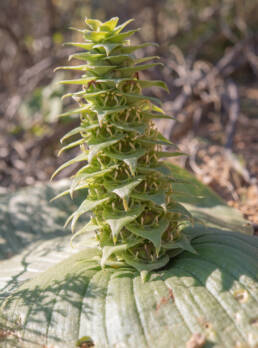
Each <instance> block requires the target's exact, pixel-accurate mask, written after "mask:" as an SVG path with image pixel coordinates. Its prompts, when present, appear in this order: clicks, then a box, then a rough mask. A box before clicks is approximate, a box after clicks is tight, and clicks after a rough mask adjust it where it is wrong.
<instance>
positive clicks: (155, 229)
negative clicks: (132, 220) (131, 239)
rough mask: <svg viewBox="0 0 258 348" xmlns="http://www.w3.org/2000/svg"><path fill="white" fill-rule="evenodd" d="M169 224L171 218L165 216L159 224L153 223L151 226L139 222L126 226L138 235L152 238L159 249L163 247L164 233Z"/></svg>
mask: <svg viewBox="0 0 258 348" xmlns="http://www.w3.org/2000/svg"><path fill="white" fill-rule="evenodd" d="M168 226H169V220H168V219H167V218H165V217H164V218H162V219H161V220H160V221H159V224H158V226H156V225H153V226H151V227H148V226H141V225H139V224H137V225H136V224H129V225H127V226H126V228H127V229H128V230H129V231H130V232H132V233H134V234H135V235H136V236H138V237H142V238H144V239H148V240H150V241H151V242H152V243H153V244H154V245H155V248H156V249H157V250H158V251H159V250H160V247H161V238H162V235H163V234H164V232H165V231H166V229H167V228H168Z"/></svg>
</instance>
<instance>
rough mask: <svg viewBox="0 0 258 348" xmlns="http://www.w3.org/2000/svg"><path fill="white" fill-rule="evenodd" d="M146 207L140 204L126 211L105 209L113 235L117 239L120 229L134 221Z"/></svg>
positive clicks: (105, 215)
mask: <svg viewBox="0 0 258 348" xmlns="http://www.w3.org/2000/svg"><path fill="white" fill-rule="evenodd" d="M143 209H144V207H142V206H139V207H138V208H136V209H131V210H128V211H127V212H126V214H125V212H124V211H123V212H117V213H114V212H111V211H109V210H104V213H103V216H104V218H105V219H106V222H107V224H108V225H109V226H110V228H111V231H112V236H113V238H114V240H115V241H116V239H117V237H118V235H119V233H120V231H121V230H122V228H123V227H124V226H126V225H127V224H129V223H130V222H132V221H134V220H135V219H136V218H137V217H138V216H139V215H140V214H141V213H142V212H143Z"/></svg>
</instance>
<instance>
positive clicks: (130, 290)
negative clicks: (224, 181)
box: [0, 166, 258, 348]
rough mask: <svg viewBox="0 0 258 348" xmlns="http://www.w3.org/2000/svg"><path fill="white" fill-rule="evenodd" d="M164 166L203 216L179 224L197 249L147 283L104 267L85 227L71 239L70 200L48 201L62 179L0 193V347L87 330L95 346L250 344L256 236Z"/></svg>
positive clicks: (65, 339) (256, 313)
mask: <svg viewBox="0 0 258 348" xmlns="http://www.w3.org/2000/svg"><path fill="white" fill-rule="evenodd" d="M171 174H172V175H173V177H175V178H178V177H179V176H180V178H182V176H183V177H184V178H185V179H186V180H190V184H176V185H177V190H185V191H187V192H188V193H192V194H193V193H195V195H196V196H197V197H200V198H198V199H197V200H196V201H195V202H194V203H193V202H192V201H191V197H192V196H190V195H189V197H190V198H189V199H188V202H182V204H183V205H186V206H187V207H188V209H189V210H190V211H191V213H192V214H193V215H194V216H195V218H199V219H202V222H199V220H198V221H196V222H195V224H194V226H193V227H188V228H187V229H186V230H185V234H186V235H187V236H188V237H189V238H192V243H191V244H192V247H193V248H194V249H195V251H196V252H197V254H193V252H187V251H185V252H184V253H182V254H180V255H179V256H177V257H176V258H174V259H172V260H171V262H170V263H169V264H168V265H167V266H166V267H165V268H164V269H162V270H161V271H159V272H154V273H153V272H152V273H151V275H150V277H149V278H148V277H147V279H146V281H145V282H143V280H142V277H141V276H140V274H139V273H138V272H137V271H136V270H135V269H134V268H130V267H124V268H111V267H108V266H107V267H105V268H104V269H101V267H100V265H99V263H98V261H97V260H98V258H99V257H100V255H99V251H98V250H97V249H96V247H95V246H94V242H93V239H91V235H90V234H89V235H84V237H83V239H81V240H80V243H78V244H77V243H75V245H74V246H75V248H74V249H72V248H71V247H70V245H69V239H70V236H69V232H68V231H67V230H65V229H63V228H62V227H61V226H62V224H63V223H64V221H65V220H66V218H67V216H68V215H69V214H70V212H71V210H73V207H72V206H71V200H70V199H69V198H62V199H61V200H58V201H56V202H53V203H49V200H50V199H51V198H52V197H53V196H54V195H55V194H56V193H58V192H60V190H61V189H63V188H64V186H65V185H64V184H59V185H58V187H57V189H55V190H54V189H53V188H52V187H51V186H46V187H43V186H41V187H38V188H33V189H26V190H22V191H20V192H17V193H15V194H11V195H6V196H1V197H0V205H1V227H0V231H1V257H2V261H1V262H0V269H1V271H0V286H1V289H2V290H1V298H2V300H1V301H2V307H1V324H0V327H1V338H0V340H1V341H0V345H1V347H42V346H44V345H45V346H47V347H51V346H54V347H67V348H68V347H69V348H70V347H75V346H76V344H77V342H78V340H80V339H81V341H80V342H83V340H85V341H86V337H90V339H91V340H92V341H93V342H94V344H95V346H96V347H143V348H145V347H161V348H163V347H164V348H166V347H176V348H177V347H185V346H186V344H187V342H190V340H192V341H194V339H195V337H196V335H197V334H201V335H203V336H202V340H203V341H205V345H204V347H225V348H226V347H238V346H239V347H246V346H247V347H255V346H256V344H257V318H258V304H257V298H258V287H257V274H258V267H257V256H258V240H257V239H256V238H255V237H252V236H249V235H247V234H248V233H249V234H250V233H251V231H250V228H249V227H248V225H247V222H246V221H245V220H243V219H242V217H241V215H240V214H239V213H238V212H237V211H235V210H233V209H232V208H231V207H227V206H226V205H225V204H224V203H223V201H221V200H220V199H219V198H218V197H217V196H216V195H215V194H214V193H212V192H211V191H210V190H209V189H207V188H206V187H205V186H204V185H202V184H200V183H199V182H198V181H197V180H196V179H194V178H193V177H192V176H191V175H189V174H188V173H186V172H185V171H183V170H181V169H179V168H178V167H175V166H172V167H171ZM185 200H186V199H185ZM190 201H191V202H190ZM79 203H80V202H79V199H78V202H77V204H79ZM235 231H238V232H235ZM240 232H245V233H240ZM246 233H247V234H246ZM182 242H183V241H182ZM185 243H186V242H185ZM78 245H80V248H81V249H82V250H81V251H79V250H78V249H77V247H78ZM89 246H92V247H91V248H89ZM190 251H191V250H190ZM49 267H50V268H49ZM88 339H89V338H88ZM78 344H79V343H78ZM188 344H190V343H188Z"/></svg>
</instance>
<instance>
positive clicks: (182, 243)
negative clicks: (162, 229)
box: [162, 236, 197, 254]
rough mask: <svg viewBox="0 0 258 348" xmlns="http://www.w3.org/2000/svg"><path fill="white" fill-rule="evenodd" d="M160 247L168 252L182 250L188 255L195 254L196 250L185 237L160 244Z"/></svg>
mask: <svg viewBox="0 0 258 348" xmlns="http://www.w3.org/2000/svg"><path fill="white" fill-rule="evenodd" d="M162 247H163V248H165V249H168V250H174V249H182V250H186V251H189V252H190V253H193V254H197V252H196V250H195V249H194V248H193V246H192V244H191V241H190V240H189V239H188V238H187V237H186V236H182V237H181V238H180V239H178V240H175V241H173V240H172V241H170V242H167V243H162Z"/></svg>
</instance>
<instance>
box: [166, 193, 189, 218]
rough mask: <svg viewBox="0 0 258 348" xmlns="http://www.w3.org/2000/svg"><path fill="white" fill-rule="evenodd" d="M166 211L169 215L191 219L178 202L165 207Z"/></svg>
mask: <svg viewBox="0 0 258 348" xmlns="http://www.w3.org/2000/svg"><path fill="white" fill-rule="evenodd" d="M172 197H173V194H172ZM167 211H168V212H170V213H177V214H181V215H183V216H186V217H188V218H189V219H192V215H191V214H190V213H189V211H188V210H187V209H185V207H184V206H183V205H182V204H180V203H178V202H171V203H169V205H168V206H167Z"/></svg>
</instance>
